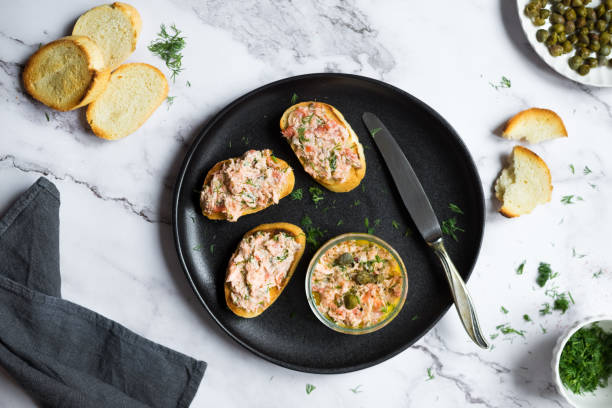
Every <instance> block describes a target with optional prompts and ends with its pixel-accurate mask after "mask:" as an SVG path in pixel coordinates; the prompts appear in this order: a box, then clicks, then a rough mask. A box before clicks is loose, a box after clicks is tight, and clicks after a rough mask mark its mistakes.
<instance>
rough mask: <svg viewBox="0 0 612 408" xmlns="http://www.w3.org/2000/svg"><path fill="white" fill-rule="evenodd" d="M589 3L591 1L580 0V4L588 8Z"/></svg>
mask: <svg viewBox="0 0 612 408" xmlns="http://www.w3.org/2000/svg"><path fill="white" fill-rule="evenodd" d="M589 3H591V0H582V4H584V5H585V6H588V5H589Z"/></svg>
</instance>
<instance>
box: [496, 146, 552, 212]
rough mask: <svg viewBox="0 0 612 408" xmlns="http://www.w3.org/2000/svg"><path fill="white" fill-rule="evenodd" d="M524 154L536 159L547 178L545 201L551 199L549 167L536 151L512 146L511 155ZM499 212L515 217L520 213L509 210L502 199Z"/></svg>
mask: <svg viewBox="0 0 612 408" xmlns="http://www.w3.org/2000/svg"><path fill="white" fill-rule="evenodd" d="M516 154H518V155H521V154H522V155H525V156H529V157H530V158H531V159H532V160H534V161H536V162H537V163H538V166H539V167H540V168H541V169H543V170H544V172H545V174H546V176H547V178H548V197H547V202H548V201H550V200H551V198H552V191H553V185H552V176H551V174H550V169H549V168H548V165H547V164H546V162H545V161H544V160H543V159H542V158H541V157H540V156H538V155H537V154H536V153H534V152H533V151H531V150H529V149H528V148H526V147H523V146H514V148H513V149H512V156H513V157H514V155H516ZM502 198H503V197H498V199H499V200H501V199H502ZM499 212H500V213H501V214H502V215H504V216H505V217H508V218H515V217H520V216H521V215H522V214H519V213H515V212H512V210H510V209H509V208H508V207H505V206H504V205H503V201H502V207H501V208H500V209H499Z"/></svg>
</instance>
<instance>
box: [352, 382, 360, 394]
mask: <svg viewBox="0 0 612 408" xmlns="http://www.w3.org/2000/svg"><path fill="white" fill-rule="evenodd" d="M360 388H361V384H359V385H358V386H356V387H355V388H349V390H351V392H352V393H353V394H359V393H360V392H363V391H362V390H360Z"/></svg>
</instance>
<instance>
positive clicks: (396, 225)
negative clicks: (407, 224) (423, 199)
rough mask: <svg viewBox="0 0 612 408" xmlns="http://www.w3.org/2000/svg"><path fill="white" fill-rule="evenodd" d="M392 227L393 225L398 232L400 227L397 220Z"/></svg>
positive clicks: (392, 222) (392, 223)
mask: <svg viewBox="0 0 612 408" xmlns="http://www.w3.org/2000/svg"><path fill="white" fill-rule="evenodd" d="M391 225H393V228H395V229H396V230H398V229H399V227H400V225H399V222H397V221H395V220H393V221H391Z"/></svg>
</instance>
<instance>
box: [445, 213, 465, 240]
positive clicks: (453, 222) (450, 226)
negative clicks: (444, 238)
mask: <svg viewBox="0 0 612 408" xmlns="http://www.w3.org/2000/svg"><path fill="white" fill-rule="evenodd" d="M441 228H442V233H443V234H445V235H448V236H450V237H452V238H453V239H454V240H455V241H459V238H457V234H456V232H457V231H460V232H465V230H464V229H463V228H461V227H459V226H458V225H457V219H456V218H455V217H452V218H449V219H448V220H444V221H442V226H441Z"/></svg>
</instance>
